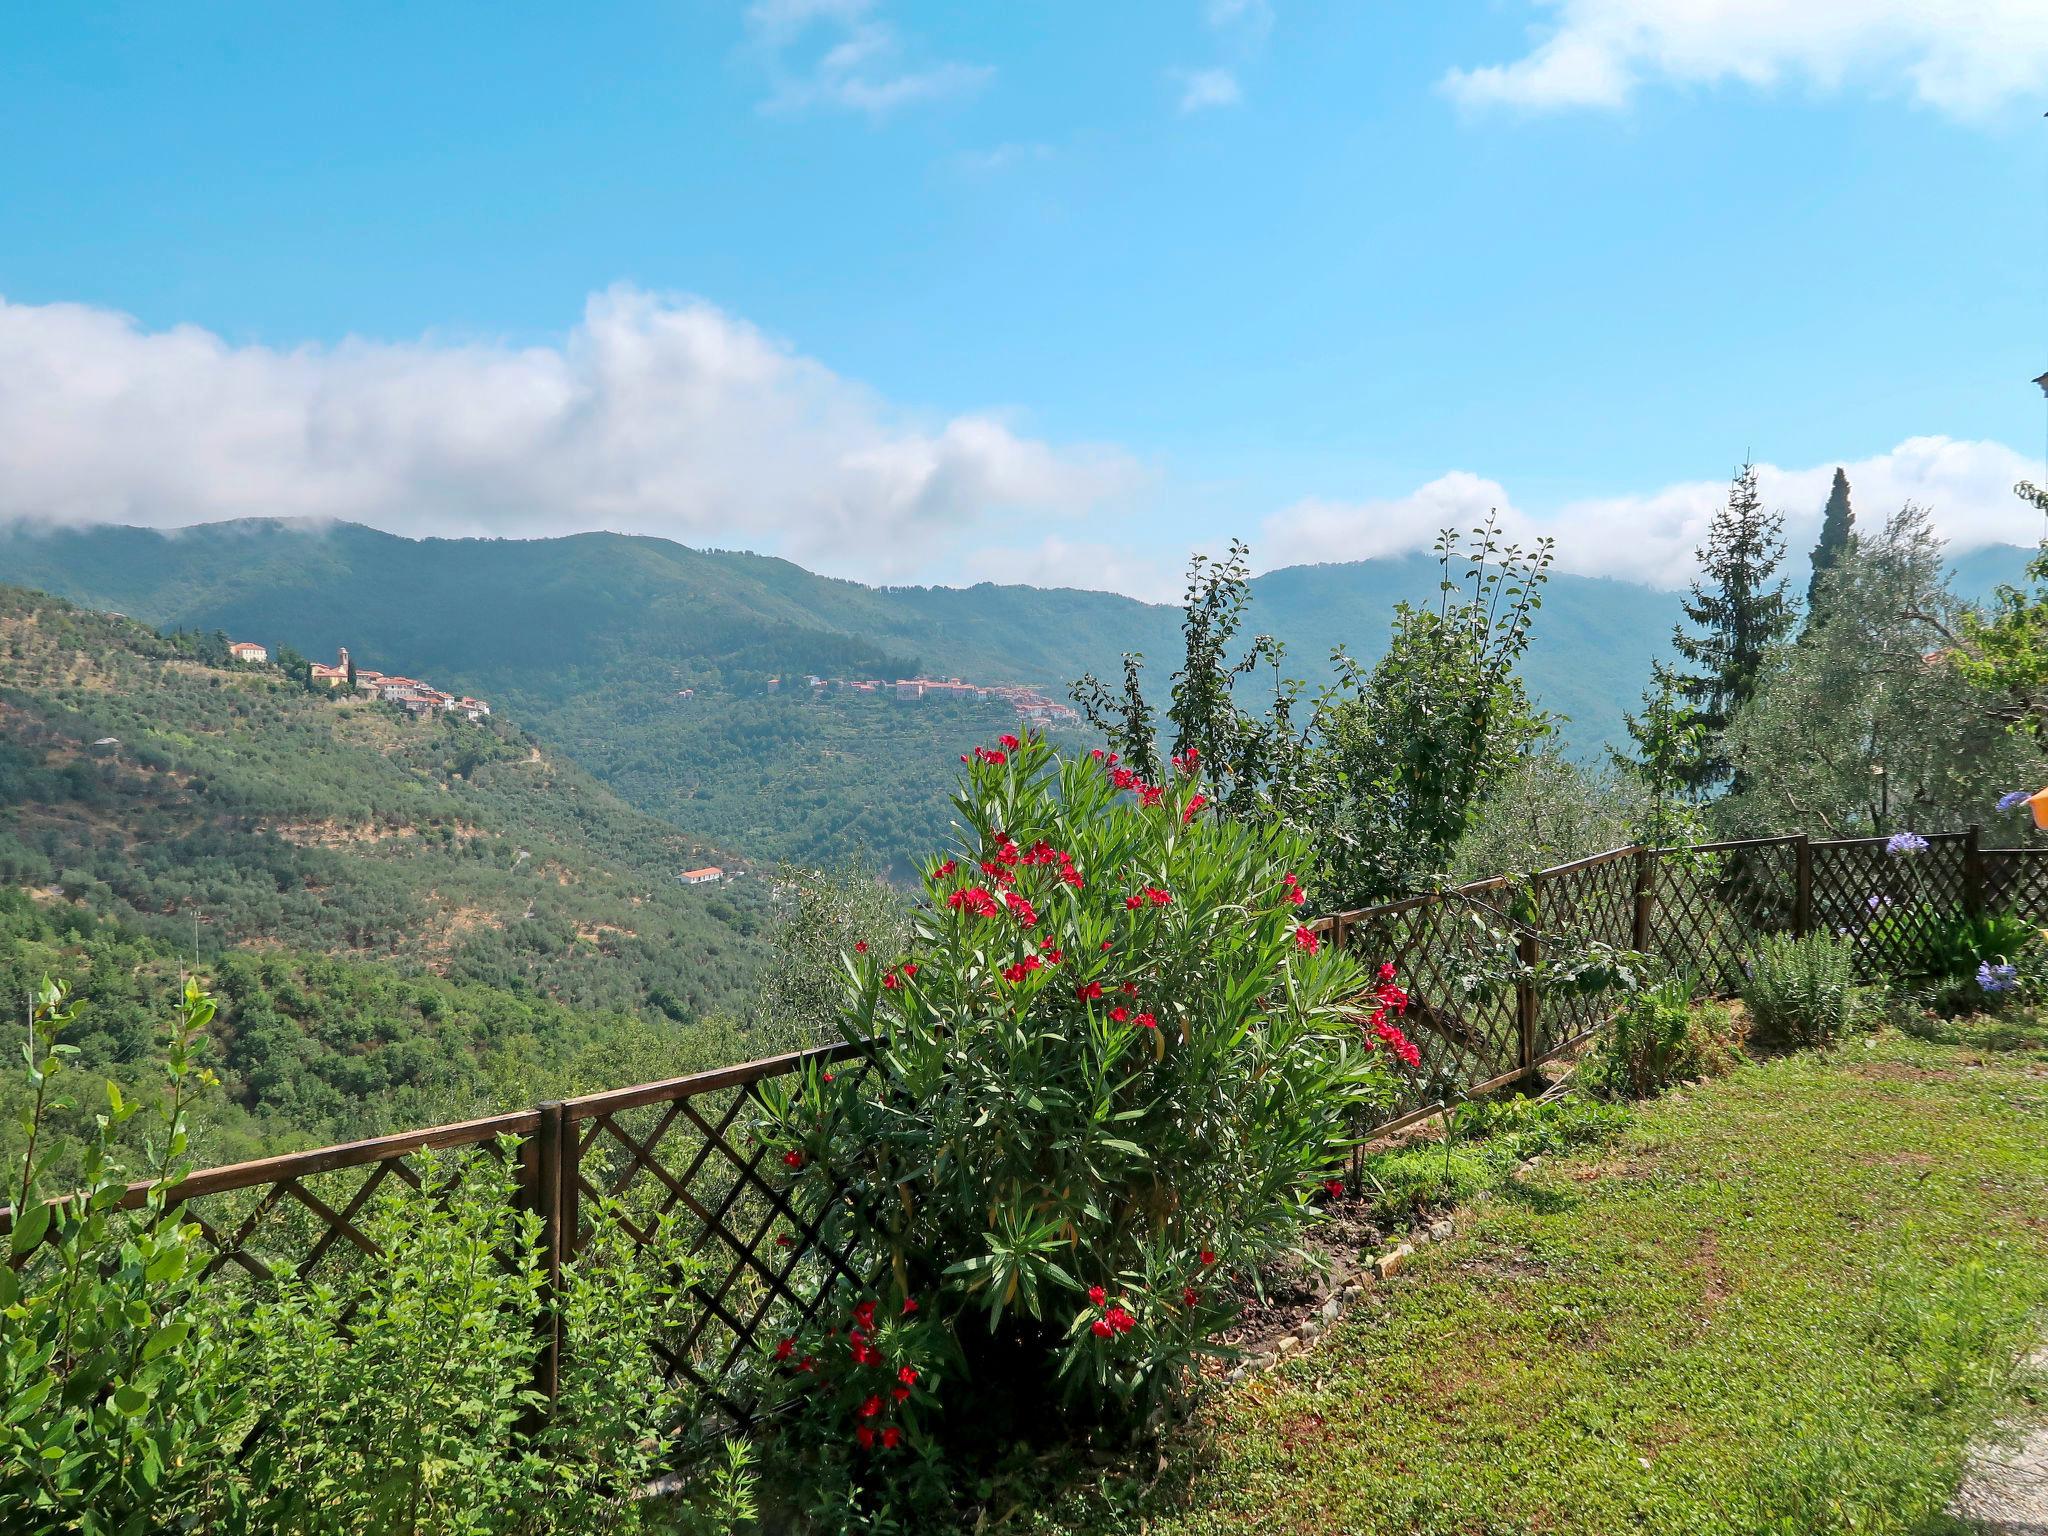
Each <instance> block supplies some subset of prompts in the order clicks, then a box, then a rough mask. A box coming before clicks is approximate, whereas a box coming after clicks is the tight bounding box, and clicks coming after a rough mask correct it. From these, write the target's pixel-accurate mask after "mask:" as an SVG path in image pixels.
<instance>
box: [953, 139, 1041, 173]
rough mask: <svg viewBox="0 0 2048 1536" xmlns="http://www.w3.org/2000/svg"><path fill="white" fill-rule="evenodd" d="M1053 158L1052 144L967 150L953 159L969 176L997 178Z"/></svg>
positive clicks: (1011, 145)
mask: <svg viewBox="0 0 2048 1536" xmlns="http://www.w3.org/2000/svg"><path fill="white" fill-rule="evenodd" d="M1052 157H1053V148H1052V146H1051V145H1050V144H1041V143H1037V142H1031V143H1022V142H1019V143H1009V144H998V145H996V146H995V147H994V148H993V149H966V150H962V151H961V152H960V153H959V154H957V155H955V156H954V157H953V164H954V166H955V167H956V168H958V169H959V170H961V171H964V172H965V173H966V174H968V175H969V176H995V175H999V174H1001V173H1002V172H1004V171H1007V170H1012V169H1014V168H1015V167H1017V166H1020V165H1036V164H1040V163H1042V162H1044V161H1047V160H1050V159H1051V158H1052Z"/></svg>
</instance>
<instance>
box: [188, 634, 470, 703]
mask: <svg viewBox="0 0 2048 1536" xmlns="http://www.w3.org/2000/svg"><path fill="white" fill-rule="evenodd" d="M228 654H229V655H230V656H232V657H233V658H234V659H235V660H236V661H240V662H245V663H248V664H250V665H252V666H262V665H266V664H268V662H269V661H270V650H269V648H268V647H267V646H263V645H259V644H257V643H256V642H255V641H253V640H232V641H230V642H229V643H228ZM311 682H312V684H313V686H314V687H316V688H353V689H355V691H356V692H358V693H367V694H369V695H370V696H371V697H373V698H379V699H382V700H383V701H384V702H385V703H387V704H396V705H398V706H399V707H400V708H402V709H404V710H406V711H407V712H408V713H410V714H414V715H434V714H446V715H460V716H461V717H462V718H463V719H465V720H481V719H483V718H484V717H485V716H486V715H488V714H490V712H491V706H490V705H489V704H488V703H486V702H485V701H484V700H482V699H475V698H471V697H470V696H469V695H468V694H461V695H457V694H452V693H444V692H442V691H441V690H440V689H439V688H436V687H434V686H433V685H432V684H431V683H424V682H421V681H420V680H419V679H418V678H416V677H397V676H393V675H391V674H388V673H384V672H377V671H373V670H371V669H370V668H368V667H358V666H357V665H355V663H353V662H352V661H350V660H349V656H348V647H347V646H345V645H344V646H343V647H342V648H341V651H340V654H339V655H338V656H336V658H335V662H334V665H333V666H331V667H328V666H322V665H321V664H320V663H319V662H317V661H316V662H314V663H313V666H312V672H311Z"/></svg>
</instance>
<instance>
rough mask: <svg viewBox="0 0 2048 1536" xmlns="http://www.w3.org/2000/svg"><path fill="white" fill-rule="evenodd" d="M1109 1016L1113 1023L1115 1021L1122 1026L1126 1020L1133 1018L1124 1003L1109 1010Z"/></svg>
mask: <svg viewBox="0 0 2048 1536" xmlns="http://www.w3.org/2000/svg"><path fill="white" fill-rule="evenodd" d="M1109 1016H1110V1018H1111V1019H1112V1020H1113V1021H1115V1022H1116V1023H1118V1024H1121V1023H1123V1021H1124V1020H1125V1019H1128V1018H1129V1017H1130V1016H1131V1010H1130V1009H1128V1008H1126V1007H1125V1006H1124V1005H1123V1004H1122V1003H1118V1004H1117V1005H1116V1006H1115V1007H1114V1008H1112V1009H1110V1010H1109Z"/></svg>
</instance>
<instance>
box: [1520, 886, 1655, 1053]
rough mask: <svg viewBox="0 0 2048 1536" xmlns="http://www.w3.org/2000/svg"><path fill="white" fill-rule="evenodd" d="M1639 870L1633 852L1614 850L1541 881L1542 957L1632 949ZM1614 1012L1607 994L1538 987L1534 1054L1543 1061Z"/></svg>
mask: <svg viewBox="0 0 2048 1536" xmlns="http://www.w3.org/2000/svg"><path fill="white" fill-rule="evenodd" d="M1640 867H1641V866H1640V864H1639V861H1638V858H1637V855H1636V852H1635V850H1634V849H1617V850H1616V851H1615V852H1613V853H1610V854H1606V855H1603V856H1601V857H1599V858H1597V859H1586V860H1582V861H1580V862H1579V863H1577V864H1572V865H1567V866H1566V867H1565V868H1563V869H1561V870H1556V871H1552V872H1550V873H1547V874H1544V875H1542V876H1539V877H1538V878H1537V879H1536V880H1535V881H1534V882H1533V886H1532V890H1533V895H1534V903H1535V914H1536V922H1537V928H1538V933H1539V937H1540V940H1541V943H1542V946H1543V953H1544V954H1546V955H1555V954H1562V953H1566V952H1569V951H1573V950H1578V949H1581V948H1583V947H1585V946H1589V945H1595V944H1598V945H1605V946H1606V947H1608V948H1609V949H1612V950H1616V951H1625V950H1628V949H1631V948H1632V947H1633V946H1634V943H1635V923H1636V881H1637V877H1638V872H1639V869H1640ZM1613 1007H1614V997H1613V994H1612V993H1611V992H1609V991H1600V992H1583V991H1579V990H1576V989H1574V988H1571V987H1567V986H1564V985H1562V984H1558V983H1548V984H1544V985H1541V986H1539V988H1538V991H1537V1004H1536V1049H1535V1054H1536V1055H1537V1056H1538V1057H1542V1056H1547V1055H1549V1054H1550V1053H1551V1052H1552V1051H1555V1050H1557V1049H1558V1048H1559V1047H1560V1046H1562V1045H1564V1044H1566V1043H1568V1042H1570V1041H1572V1040H1576V1039H1578V1038H1580V1037H1581V1036H1583V1035H1585V1034H1587V1033H1588V1032H1590V1031H1592V1030H1594V1029H1597V1028H1598V1027H1599V1026H1600V1025H1602V1024H1604V1023H1605V1022H1606V1021H1607V1018H1608V1016H1609V1015H1610V1014H1611V1012H1612V1011H1613Z"/></svg>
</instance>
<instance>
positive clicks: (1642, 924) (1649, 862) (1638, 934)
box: [1628, 848, 1657, 955]
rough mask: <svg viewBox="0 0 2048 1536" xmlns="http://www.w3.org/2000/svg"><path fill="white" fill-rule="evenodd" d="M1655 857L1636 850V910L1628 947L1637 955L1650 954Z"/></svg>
mask: <svg viewBox="0 0 2048 1536" xmlns="http://www.w3.org/2000/svg"><path fill="white" fill-rule="evenodd" d="M1656 880H1657V855H1656V854H1655V853H1654V852H1652V851H1651V850H1650V849H1648V848H1638V849H1637V850H1636V910H1635V921H1634V923H1633V924H1632V925H1631V927H1630V928H1629V939H1628V947H1629V948H1630V949H1632V950H1634V951H1635V952H1636V953H1637V954H1639V955H1647V954H1648V953H1649V952H1650V926H1651V920H1652V913H1653V911H1654V909H1655V908H1656V905H1657V886H1656Z"/></svg>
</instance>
